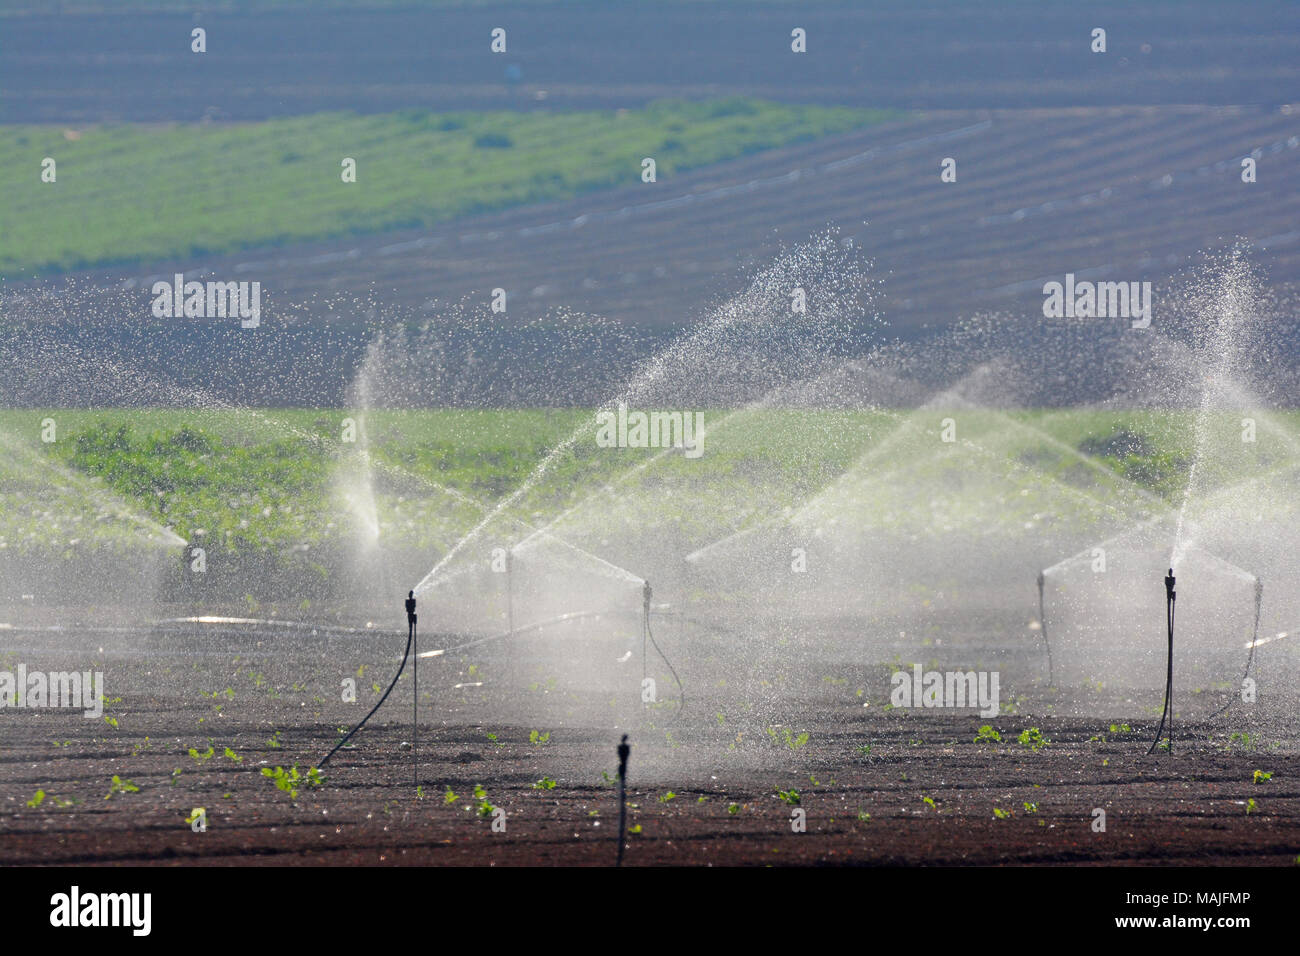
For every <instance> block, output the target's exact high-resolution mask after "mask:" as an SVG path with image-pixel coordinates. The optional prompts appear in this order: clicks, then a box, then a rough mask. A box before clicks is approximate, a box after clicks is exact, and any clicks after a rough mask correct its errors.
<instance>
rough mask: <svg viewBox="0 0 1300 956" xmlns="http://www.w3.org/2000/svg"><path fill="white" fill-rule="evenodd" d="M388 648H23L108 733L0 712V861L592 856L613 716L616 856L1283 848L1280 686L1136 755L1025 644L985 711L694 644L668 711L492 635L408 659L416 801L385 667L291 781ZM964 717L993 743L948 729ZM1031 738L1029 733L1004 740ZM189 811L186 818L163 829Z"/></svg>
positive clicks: (85, 644)
mask: <svg viewBox="0 0 1300 956" xmlns="http://www.w3.org/2000/svg"><path fill="white" fill-rule="evenodd" d="M612 631H613V632H615V633H616V632H617V629H616V628H615V629H612ZM553 638H556V639H565V635H564V634H563V633H558V634H556V635H553ZM41 640H42V639H41V638H40V636H39V635H37V634H35V633H27V634H24V633H23V632H21V631H19V632H17V633H16V635H15V637H14V639H13V640H11V641H9V642H7V643H8V644H9V645H10V646H11V647H15V646H17V645H21V644H23V643H28V644H33V645H38V644H39V643H41ZM661 640H662V641H663V643H664V644H665V645H666V649H667V650H669V652H670V653H672V654H674V655H677V654H679V653H680V652H681V648H680V647H679V646H678V642H677V641H675V640H672V639H668V640H664V639H663V638H661ZM444 643H446V642H445V641H443V640H441V639H440V636H439V635H430V636H429V637H428V638H422V643H421V648H422V649H423V648H425V647H429V646H441V645H442V644H444ZM69 644H71V645H73V646H74V647H80V649H81V650H80V652H73V651H69V650H68V645H69ZM100 644H102V646H103V651H102V652H100V650H99V646H100ZM402 644H403V638H402V636H401V635H399V634H396V633H393V632H376V633H373V634H369V635H361V634H358V635H354V636H348V635H342V634H334V635H321V634H317V635H315V636H311V635H310V632H308V631H302V632H298V633H296V634H295V636H293V637H291V638H290V637H286V636H285V635H284V633H283V632H282V631H281V632H279V633H272V632H268V631H266V630H259V629H256V628H221V629H215V630H214V629H199V628H197V627H188V628H180V629H176V628H172V629H170V630H168V629H154V630H152V631H136V632H132V633H129V634H126V635H123V634H120V633H119V634H108V635H104V634H94V633H83V634H82V635H81V637H80V638H78V639H74V640H71V641H67V640H65V641H64V642H63V648H62V650H60V651H58V652H54V651H48V652H44V653H37V651H36V648H35V647H29V648H21V649H22V650H23V651H24V660H25V661H26V662H28V666H29V667H33V668H34V667H37V666H43V667H46V668H48V669H50V670H56V669H59V668H60V667H67V668H78V669H86V668H88V667H90V666H92V665H91V664H90V661H91V660H92V658H93V659H94V660H95V661H96V663H95V664H94V665H93V666H94V667H95V668H97V669H102V670H103V671H104V673H105V681H106V682H107V688H108V689H107V693H106V696H107V698H108V703H107V705H106V708H105V710H104V717H107V718H112V720H114V721H116V726H111V725H109V723H108V722H107V721H106V720H105V719H103V718H97V719H94V720H87V719H85V718H83V717H82V716H81V714H80V713H79V712H77V711H55V710H44V711H36V710H25V711H18V710H15V711H9V712H7V713H5V714H4V715H3V719H4V725H3V726H4V732H3V744H0V829H3V831H4V832H5V839H4V841H3V842H2V843H0V863H4V864H11V865H21V864H58V863H76V864H97V863H103V864H124V863H146V864H214V865H223V864H224V865H229V864H236V863H238V864H250V863H251V864H256V863H267V864H280V863H318V864H335V865H339V864H352V863H355V864H379V863H385V864H388V863H399V864H400V863H410V864H465V865H526V864H555V863H559V864H592V865H608V864H610V863H612V862H613V859H614V854H615V847H616V837H615V832H616V827H617V820H618V804H617V796H616V789H615V788H614V786H613V781H614V774H615V770H616V764H617V760H616V757H615V752H614V748H615V745H616V743H617V742H618V739H619V736H620V735H621V734H622V733H627V734H629V736H630V740H631V744H632V748H633V749H632V757H631V761H630V772H629V790H628V802H629V810H628V826H629V827H630V828H631V833H630V834H629V837H628V844H627V850H626V858H625V862H626V863H627V864H629V865H653V864H695V865H710V864H713V865H728V864H733V865H734V864H745V865H782V864H822V865H854V864H902V863H914V864H937V865H944V864H968V865H969V864H991V865H996V864H1004V863H1021V864H1035V863H1040V864H1048V863H1055V864H1062V863H1069V864H1102V863H1110V864H1128V863H1142V864H1162V863H1164V864H1170V863H1176V864H1272V865H1281V864H1291V863H1292V862H1294V861H1295V859H1296V857H1297V854H1298V853H1300V791H1297V790H1296V787H1295V784H1294V780H1295V779H1296V774H1297V771H1300V766H1298V763H1300V761H1297V758H1296V755H1295V754H1294V752H1293V750H1292V749H1291V748H1289V747H1288V748H1286V749H1285V750H1284V749H1281V745H1280V743H1279V741H1281V740H1291V739H1294V731H1295V726H1294V718H1293V716H1292V715H1294V713H1295V712H1296V710H1295V705H1296V701H1295V699H1294V695H1292V696H1291V697H1285V695H1282V696H1281V697H1278V698H1275V699H1274V700H1273V701H1272V706H1271V708H1270V709H1269V710H1268V711H1265V710H1262V709H1261V710H1260V711H1259V712H1255V711H1254V710H1253V709H1252V711H1251V712H1249V713H1248V712H1246V710H1245V709H1243V708H1242V707H1241V706H1240V705H1238V706H1236V707H1233V708H1230V709H1229V711H1228V712H1227V714H1225V715H1223V716H1221V717H1214V718H1210V717H1209V714H1210V713H1211V712H1212V709H1217V706H1215V707H1213V708H1212V707H1211V704H1214V705H1217V704H1218V703H1219V701H1218V698H1217V697H1215V699H1214V700H1213V701H1211V702H1208V703H1207V702H1204V701H1200V700H1196V701H1191V702H1189V706H1188V710H1189V715H1188V716H1184V715H1183V711H1182V708H1180V709H1179V711H1178V714H1177V724H1176V737H1175V750H1174V753H1173V755H1172V756H1171V755H1169V754H1159V755H1152V756H1148V755H1147V754H1146V751H1147V748H1148V745H1149V742H1150V739H1151V738H1152V736H1153V735H1154V729H1155V728H1154V724H1155V721H1154V719H1153V718H1152V717H1151V716H1150V714H1151V713H1152V712H1153V708H1152V704H1154V705H1155V708H1158V706H1159V699H1158V695H1157V694H1155V693H1153V692H1145V691H1144V692H1140V693H1139V692H1127V693H1125V692H1119V691H1116V692H1112V695H1111V696H1110V697H1109V698H1108V699H1107V700H1106V702H1105V703H1103V704H1101V705H1100V706H1099V707H1098V708H1096V709H1097V711H1098V713H1106V714H1109V715H1111V716H1109V717H1100V716H1087V717H1079V716H1056V715H1054V714H1053V713H1052V711H1054V710H1056V709H1057V705H1058V704H1059V703H1061V702H1062V701H1063V692H1062V691H1060V690H1057V689H1048V688H1045V687H1043V686H1042V684H1043V683H1044V682H1043V681H1041V679H1036V678H1035V675H1036V674H1037V673H1038V671H1039V669H1040V668H1041V661H1040V660H1039V659H1038V657H1037V654H1036V652H1035V650H1034V649H1033V648H1032V647H1031V646H1030V645H1029V644H1028V643H1024V644H1023V645H1022V646H1019V647H1013V648H1012V649H1010V650H1009V651H1006V652H1005V653H1003V654H1002V655H1001V660H1002V670H1003V678H1004V688H1005V687H1007V686H1010V687H1012V688H1015V689H1016V690H1015V694H1016V696H1014V697H1012V698H1011V705H1010V706H1009V707H1008V706H1004V708H1003V712H1002V713H1000V714H998V715H997V716H994V717H989V718H985V717H981V716H979V715H978V714H975V713H973V712H970V711H966V712H963V713H960V714H955V715H952V714H944V713H942V712H929V713H927V712H925V711H920V710H916V711H901V710H891V709H889V708H888V707H887V706H885V705H886V703H887V693H888V686H889V685H888V680H887V676H886V674H887V671H882V670H881V668H880V666H877V665H865V664H862V663H860V662H859V663H853V664H845V663H844V658H845V656H846V655H844V654H836V653H827V652H826V651H825V649H824V645H823V646H822V647H821V648H820V649H813V650H811V651H809V650H808V649H807V648H805V649H804V650H803V651H801V652H799V653H796V654H794V656H793V657H792V658H791V659H790V660H789V661H786V663H787V664H793V663H794V662H795V660H796V659H797V663H798V666H795V667H790V666H787V667H782V666H777V665H780V664H781V662H782V655H781V653H780V652H776V653H774V655H771V656H766V657H765V659H764V661H763V662H762V666H759V667H756V669H754V670H753V672H752V673H751V675H750V676H751V677H754V676H755V675H758V677H759V679H755V680H753V681H750V682H746V681H745V678H744V676H743V673H744V671H745V670H746V668H745V667H743V666H742V667H737V666H736V661H737V659H738V658H737V656H736V655H737V654H738V653H739V652H740V651H741V649H740V648H737V647H729V646H725V645H724V646H711V645H710V644H709V643H708V642H703V643H701V644H698V645H695V646H694V653H693V654H692V653H687V654H685V655H684V656H682V657H680V658H679V659H678V660H677V662H676V663H677V668H678V670H679V671H680V672H681V673H682V674H683V678H684V681H685V683H686V687H687V690H686V697H687V699H686V705H685V709H684V710H681V711H680V712H679V710H678V699H677V692H676V689H675V686H674V685H673V683H672V682H671V679H670V678H669V677H668V676H667V674H664V675H662V676H663V682H661V684H660V686H661V687H665V688H669V690H666V691H664V692H663V695H662V698H663V699H661V700H660V701H659V702H658V704H657V705H656V706H653V707H651V708H647V709H643V708H641V707H640V706H639V703H638V701H637V700H636V691H637V685H638V680H639V675H640V673H641V667H640V662H639V661H638V660H637V658H639V656H640V649H639V647H637V646H636V643H635V642H629V641H627V640H626V639H624V638H617V637H615V638H610V637H606V636H600V637H596V636H593V635H585V636H583V637H582V638H580V639H578V640H574V639H573V638H572V635H569V636H568V638H567V639H565V640H564V642H563V644H562V645H560V648H561V649H559V650H557V649H556V646H557V645H555V644H552V645H550V649H549V650H548V649H546V646H544V645H543V644H542V643H538V642H531V641H524V640H520V641H519V642H518V644H517V646H516V647H515V648H513V650H510V649H507V647H506V646H505V645H504V644H502V643H489V644H486V645H482V646H480V647H478V648H475V649H474V650H473V651H470V652H466V653H463V654H450V655H445V656H442V657H437V658H430V659H426V660H424V661H422V662H421V665H420V670H419V682H420V684H419V686H420V697H421V710H420V714H421V725H420V728H419V761H420V762H419V768H420V769H419V781H420V783H421V786H422V796H420V797H417V796H416V795H415V790H414V788H415V783H414V773H415V771H414V766H413V754H412V750H411V745H410V742H411V738H412V734H411V724H410V715H411V694H410V680H409V678H410V676H411V674H410V669H409V667H408V670H407V673H406V674H405V675H404V676H403V678H402V679H401V681H400V682H399V684H398V687H397V689H396V690H395V691H394V693H393V695H392V696H391V697H390V698H389V700H388V701H387V702H386V703H385V704H384V706H383V709H381V710H380V712H379V713H378V714H377V716H376V718H375V720H374V721H373V722H372V723H371V724H369V725H368V726H366V727H365V728H364V729H363V730H362V731H361V732H360V733H359V734H358V735H357V736H356V737H355V738H354V740H353V742H352V746H351V747H349V748H345V749H343V750H341V751H339V752H338V753H337V754H336V756H335V757H334V759H333V760H332V762H331V763H329V764H327V766H326V768H325V771H324V777H323V782H322V783H321V784H320V785H319V786H315V785H313V784H312V783H311V782H310V781H309V780H308V779H306V774H307V771H308V768H309V767H311V766H314V765H315V763H316V762H317V761H318V760H319V759H320V757H321V756H323V755H324V753H325V752H326V751H327V750H328V749H329V747H331V746H333V744H334V743H335V742H336V741H337V740H338V739H339V731H340V730H341V729H343V728H345V727H350V726H352V725H353V724H354V723H355V722H356V721H357V720H358V719H359V718H360V716H361V715H362V714H363V713H364V712H365V711H366V710H368V709H369V707H370V706H372V704H373V701H375V700H377V699H378V693H377V689H382V686H385V685H387V683H388V681H389V680H391V675H392V673H393V672H394V671H395V669H396V665H397V661H398V659H399V658H400V649H401V646H402ZM624 656H630V658H631V659H630V660H624V661H623V662H622V663H619V661H620V659H621V658H623V657H624ZM857 657H858V658H859V660H860V659H861V658H863V657H864V654H859V655H857ZM592 659H598V660H600V661H602V662H604V663H603V664H602V665H601V667H599V668H596V669H595V670H593V669H592V668H591V667H590V661H591V660H592ZM651 670H652V672H655V668H654V667H653V666H652V668H651ZM580 674H581V675H582V677H581V679H579V678H578V675H580ZM724 674H725V675H728V676H729V678H730V680H728V679H727V678H726V677H722V676H721V675H724ZM762 675H766V677H770V678H771V680H767V679H766V678H763V677H762ZM341 676H347V677H353V678H356V685H357V687H358V699H359V702H358V703H356V704H345V703H342V702H341V701H340V694H339V686H340V683H341ZM372 683H373V684H374V685H375V687H374V688H372V686H371V685H372ZM765 684H766V685H767V686H764V685H765ZM372 691H373V692H372ZM1022 691H1023V692H1024V693H1023V694H1022V693H1021V692H1022ZM1004 695H1006V691H1005V690H1004ZM864 699H865V701H866V703H867V704H868V705H869V706H863V701H864ZM1005 700H1006V696H1004V701H1005ZM1261 700H1262V698H1261ZM986 724H987V725H989V726H991V727H993V728H994V729H995V730H996V731H997V732H999V733H1000V736H1001V740H1000V741H998V742H976V741H975V738H976V736H977V735H979V733H980V728H981V727H982V726H984V725H986ZM1031 727H1034V728H1038V729H1039V730H1040V732H1041V735H1042V737H1044V738H1046V739H1047V740H1048V741H1049V743H1048V744H1047V745H1046V746H1044V747H1042V748H1041V749H1037V750H1035V749H1031V748H1030V747H1028V746H1024V745H1022V744H1021V743H1019V742H1018V734H1019V733H1020V732H1021V731H1022V730H1026V729H1028V728H1031ZM804 735H806V737H805V736H804ZM280 767H283V768H286V769H288V768H291V767H296V768H297V770H298V771H299V772H300V774H301V775H302V778H301V779H300V780H298V782H297V783H296V784H287V786H290V787H296V789H297V793H296V794H295V795H291V794H290V793H289V792H288V791H287V790H281V789H279V788H277V786H276V785H275V782H274V780H273V779H271V778H269V777H267V776H266V775H264V773H263V770H267V771H271V772H274V771H275V769H276V768H280ZM1256 771H1261V772H1262V773H1266V774H1272V777H1271V778H1262V779H1261V778H1259V775H1258V774H1256ZM114 777H116V778H117V780H118V781H120V784H118V785H116V786H115V785H114V783H113V779H114ZM479 787H481V788H482V789H481V790H476V788H479ZM131 788H138V790H134V789H131ZM38 791H43V792H44V797H43V798H40V799H38V793H37V792H38ZM114 791H116V792H114ZM31 802H34V803H35V804H36V805H31ZM197 807H202V808H204V810H205V813H206V830H204V831H202V832H196V831H195V829H193V828H192V826H191V824H190V823H189V822H187V819H188V818H191V817H192V815H193V813H194V810H195V808H197ZM496 808H500V809H501V810H504V812H505V816H504V830H503V832H497V831H495V830H494V828H493V823H494V820H499V819H500V815H499V814H498V813H495V812H494V811H495V809H496ZM1097 809H1101V810H1104V811H1105V831H1104V832H1099V831H1097V830H1095V829H1094V821H1096V820H1097V819H1098V815H1097V814H1096V810H1097ZM799 810H802V811H803V816H804V824H805V826H806V832H795V824H796V820H797V818H798V817H799V814H798V813H797V812H796V811H799ZM499 826H500V823H498V827H499Z"/></svg>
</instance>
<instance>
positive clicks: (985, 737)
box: [975, 724, 1002, 744]
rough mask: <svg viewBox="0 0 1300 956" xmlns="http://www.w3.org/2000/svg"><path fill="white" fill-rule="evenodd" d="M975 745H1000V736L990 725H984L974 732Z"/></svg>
mask: <svg viewBox="0 0 1300 956" xmlns="http://www.w3.org/2000/svg"><path fill="white" fill-rule="evenodd" d="M975 743H977V744H1000V743H1002V735H1001V734H1000V733H998V732H997V731H996V730H994V729H993V725H992V724H985V725H984V726H983V727H981V728H980V729H979V730H977V731H976V732H975Z"/></svg>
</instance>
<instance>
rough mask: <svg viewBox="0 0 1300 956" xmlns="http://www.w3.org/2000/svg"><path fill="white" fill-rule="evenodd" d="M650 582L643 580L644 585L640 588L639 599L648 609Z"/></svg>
mask: <svg viewBox="0 0 1300 956" xmlns="http://www.w3.org/2000/svg"><path fill="white" fill-rule="evenodd" d="M650 593H651V592H650V582H649V581H647V582H645V587H643V588H642V589H641V600H642V603H644V604H645V609H646V610H647V611H648V610H650Z"/></svg>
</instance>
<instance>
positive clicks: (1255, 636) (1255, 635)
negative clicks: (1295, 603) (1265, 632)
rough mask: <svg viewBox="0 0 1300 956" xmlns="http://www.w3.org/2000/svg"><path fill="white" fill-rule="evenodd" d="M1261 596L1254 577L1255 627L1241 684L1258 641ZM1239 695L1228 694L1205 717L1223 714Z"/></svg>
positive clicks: (1243, 681) (1247, 674) (1257, 582)
mask: <svg viewBox="0 0 1300 956" xmlns="http://www.w3.org/2000/svg"><path fill="white" fill-rule="evenodd" d="M1263 596H1264V585H1263V584H1261V583H1260V581H1259V579H1258V578H1256V579H1255V629H1254V631H1253V632H1252V633H1251V636H1250V650H1249V652H1248V653H1247V654H1246V669H1245V670H1244V671H1242V674H1241V683H1243V684H1244V683H1246V678H1247V677H1249V676H1250V665H1251V664H1252V663H1253V662H1254V660H1255V646H1256V645H1257V644H1258V643H1259V606H1260V601H1261V600H1262V599H1263ZM1240 696H1241V692H1240V690H1238V692H1237V693H1235V694H1231V695H1229V697H1228V702H1227V703H1226V704H1224V705H1223V706H1222V707H1220V708H1219V709H1218V710H1216V711H1215V712H1214V713H1212V714H1210V716H1209V717H1208V718H1207V719H1208V720H1213V719H1214V718H1215V717H1218V716H1219V715H1220V714H1223V713H1224V712H1225V711H1227V710H1228V708H1229V707H1231V706H1232V705H1233V704H1235V703H1236V702H1237V700H1238V699H1239V698H1240Z"/></svg>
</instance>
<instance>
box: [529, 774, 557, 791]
mask: <svg viewBox="0 0 1300 956" xmlns="http://www.w3.org/2000/svg"><path fill="white" fill-rule="evenodd" d="M532 786H533V789H534V790H554V789H555V781H554V780H552V779H551V778H550V777H543V778H542V779H541V780H538V781H537V782H536V783H535V784H533V785H532Z"/></svg>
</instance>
